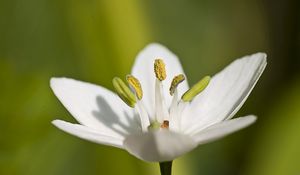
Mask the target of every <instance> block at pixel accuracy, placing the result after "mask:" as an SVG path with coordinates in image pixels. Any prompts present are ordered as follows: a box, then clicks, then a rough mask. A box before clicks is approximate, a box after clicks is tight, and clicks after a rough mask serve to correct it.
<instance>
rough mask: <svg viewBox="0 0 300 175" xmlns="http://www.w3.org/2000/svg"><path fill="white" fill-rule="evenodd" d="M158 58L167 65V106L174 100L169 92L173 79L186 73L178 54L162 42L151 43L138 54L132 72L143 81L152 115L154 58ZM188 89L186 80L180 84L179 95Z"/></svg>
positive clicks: (147, 104) (165, 84)
mask: <svg viewBox="0 0 300 175" xmlns="http://www.w3.org/2000/svg"><path fill="white" fill-rule="evenodd" d="M157 58H159V59H162V60H163V61H164V63H165V65H166V72H167V78H166V80H164V81H163V85H164V90H163V94H164V98H165V101H166V105H167V106H170V104H171V100H172V97H171V96H170V94H169V87H170V85H171V82H172V79H173V78H174V77H175V76H176V75H178V74H184V72H183V69H182V67H181V64H180V62H179V60H178V58H177V56H176V55H174V54H173V53H172V52H171V51H169V50H168V49H167V48H166V47H164V46H162V45H160V44H156V43H153V44H150V45H148V46H147V47H145V48H144V49H143V50H142V51H141V52H140V53H139V54H138V56H137V58H136V60H135V63H134V66H133V68H132V72H131V73H132V74H133V75H134V76H135V77H137V78H138V79H139V80H140V82H141V85H142V88H143V91H144V97H143V101H144V103H145V105H146V108H147V111H148V113H149V114H150V115H151V116H153V115H154V114H153V113H154V97H155V94H154V89H155V73H154V70H153V69H154V60H155V59H157ZM186 90H188V83H187V81H184V82H182V83H181V84H180V85H179V86H178V94H179V96H181V95H182V94H183V93H184V92H185V91H186Z"/></svg>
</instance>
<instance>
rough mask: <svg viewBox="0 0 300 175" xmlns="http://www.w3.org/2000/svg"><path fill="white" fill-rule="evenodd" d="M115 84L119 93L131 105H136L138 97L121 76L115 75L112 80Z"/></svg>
mask: <svg viewBox="0 0 300 175" xmlns="http://www.w3.org/2000/svg"><path fill="white" fill-rule="evenodd" d="M112 83H113V86H114V88H115V90H116V92H117V94H118V96H119V97H120V98H121V99H122V100H123V101H124V102H125V103H126V104H127V105H128V106H130V107H132V108H133V107H134V106H135V103H136V99H135V96H134V94H133V93H132V92H131V90H130V89H129V87H128V86H127V85H126V84H125V83H124V82H123V81H122V79H121V78H119V77H115V78H114V79H113V80H112Z"/></svg>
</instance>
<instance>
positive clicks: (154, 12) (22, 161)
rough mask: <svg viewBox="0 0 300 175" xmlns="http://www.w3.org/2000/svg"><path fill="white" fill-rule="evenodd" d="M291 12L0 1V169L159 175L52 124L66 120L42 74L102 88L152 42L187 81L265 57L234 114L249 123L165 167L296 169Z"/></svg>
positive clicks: (268, 7) (285, 4)
mask: <svg viewBox="0 0 300 175" xmlns="http://www.w3.org/2000/svg"><path fill="white" fill-rule="evenodd" d="M281 7H282V8H281ZM274 9H276V10H274ZM296 12H297V8H296V7H295V5H293V3H291V1H278V2H268V1H267V0H265V1H263V2H262V1H258V0H255V1H250V0H243V1H239V0H229V1H224V2H223V1H208V0H201V1H196V0H189V1H173V2H172V3H170V2H167V1H159V0H152V1H138V0H129V1H114V0H113V1H105V0H88V1H79V0H73V1H71V0H67V1H59V0H54V1H49V0H26V1H24V0H2V1H0V82H1V83H0V85H1V86H0V174H9V175H21V174H22V175H35V174H45V175H47V174H49V175H50V174H51V175H52V174H56V175H59V174H62V175H66V174H72V175H77V174H78V175H79V174H149V175H150V174H158V172H159V171H158V167H157V165H156V164H148V163H144V162H142V161H139V160H137V159H136V158H134V157H132V156H130V155H129V154H128V153H126V152H125V151H122V150H119V149H116V148H110V147H106V146H100V145H97V144H94V143H89V142H87V141H83V140H80V139H78V138H75V137H73V136H70V135H68V134H66V133H63V132H61V131H59V130H58V129H56V128H55V127H53V126H52V125H51V123H50V122H51V120H53V119H56V118H60V119H64V120H67V121H72V122H75V120H74V119H73V118H72V116H71V115H69V114H68V112H67V111H66V110H65V109H64V108H63V107H62V105H61V104H60V103H59V101H58V100H57V99H56V98H55V97H54V95H53V93H52V91H51V89H50V88H49V79H50V77H53V76H66V77H72V78H76V79H80V80H83V81H89V82H93V83H96V84H101V85H103V86H105V87H108V88H111V87H112V86H111V79H112V78H113V77H114V76H125V75H126V74H127V73H128V72H130V67H131V65H132V63H133V61H134V57H135V55H136V54H137V52H138V51H139V50H140V49H142V48H143V47H144V46H145V45H146V44H147V43H149V42H152V41H156V42H161V43H163V44H165V45H166V46H168V47H169V48H170V49H171V50H172V51H174V52H175V53H176V54H177V55H178V56H179V57H180V58H181V62H182V64H183V67H184V68H185V71H186V74H187V75H188V79H189V83H190V84H192V83H194V82H196V81H197V80H199V79H200V78H201V77H203V76H204V75H207V74H209V75H213V74H215V73H216V72H218V71H220V70H221V69H222V68H223V67H224V66H226V65H227V64H229V63H230V62H231V61H232V60H234V58H237V57H240V56H243V55H246V54H251V53H254V52H257V51H265V52H267V53H268V55H269V58H268V67H267V69H266V72H265V73H264V75H263V77H262V79H261V81H259V83H258V85H257V87H256V88H255V89H254V92H253V93H252V94H251V96H250V98H249V100H248V101H247V102H246V104H245V106H244V107H243V108H242V110H241V112H239V114H238V115H239V116H242V115H245V114H249V113H254V114H257V115H258V116H259V119H258V122H257V123H256V125H254V126H252V127H250V128H247V129H245V130H243V131H241V132H239V133H236V134H234V135H232V136H229V137H227V138H225V139H223V140H220V141H217V142H215V143H210V144H208V145H204V146H201V147H199V148H198V149H196V150H194V151H192V152H191V153H189V154H187V155H185V156H183V157H181V158H179V159H178V160H176V161H175V162H174V174H175V175H176V174H177V175H179V174H203V175H204V174H205V175H206V174H207V175H216V174H222V175H234V174H246V175H252V174H255V175H256V174H257V175H259V174H264V175H268V174H270V175H271V174H272V175H276V174H296V172H297V171H298V172H299V169H298V167H297V164H296V163H297V162H299V160H298V157H300V153H299V150H298V149H297V148H298V147H299V143H298V142H299V141H298V140H299V139H297V133H299V132H300V129H299V127H297V125H298V124H299V110H298V108H297V106H299V105H300V102H299V93H298V89H299V60H300V59H299V46H300V45H299V44H300V43H299V42H297V41H296V40H297V38H298V37H299V31H300V30H297V29H299V27H298V28H297V26H299V23H297V22H296V21H297V20H296V19H299V15H298V16H297V15H295V14H296ZM274 14H276V15H274ZM284 17H286V18H284ZM283 22H284V24H285V25H282V24H283ZM281 46H284V47H281ZM279 82H284V83H279ZM277 94H280V95H279V96H280V97H279V96H278V95H277Z"/></svg>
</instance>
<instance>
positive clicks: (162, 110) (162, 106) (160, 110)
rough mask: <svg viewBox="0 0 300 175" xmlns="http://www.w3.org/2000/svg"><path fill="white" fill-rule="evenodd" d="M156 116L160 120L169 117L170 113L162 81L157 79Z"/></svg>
mask: <svg viewBox="0 0 300 175" xmlns="http://www.w3.org/2000/svg"><path fill="white" fill-rule="evenodd" d="M155 117H156V120H157V121H158V122H162V121H163V120H164V119H168V118H169V113H168V110H167V107H166V103H165V99H164V95H163V87H162V82H161V81H159V80H158V79H156V81H155Z"/></svg>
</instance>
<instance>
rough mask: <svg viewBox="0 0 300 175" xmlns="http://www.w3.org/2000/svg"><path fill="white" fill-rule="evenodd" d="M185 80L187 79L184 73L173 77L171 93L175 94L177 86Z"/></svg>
mask: <svg viewBox="0 0 300 175" xmlns="http://www.w3.org/2000/svg"><path fill="white" fill-rule="evenodd" d="M184 80H185V77H184V75H183V74H179V75H177V76H175V77H174V78H173V80H172V83H171V86H170V95H173V94H174V92H175V89H176V88H177V86H178V85H179V83H181V82H183V81H184Z"/></svg>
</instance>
